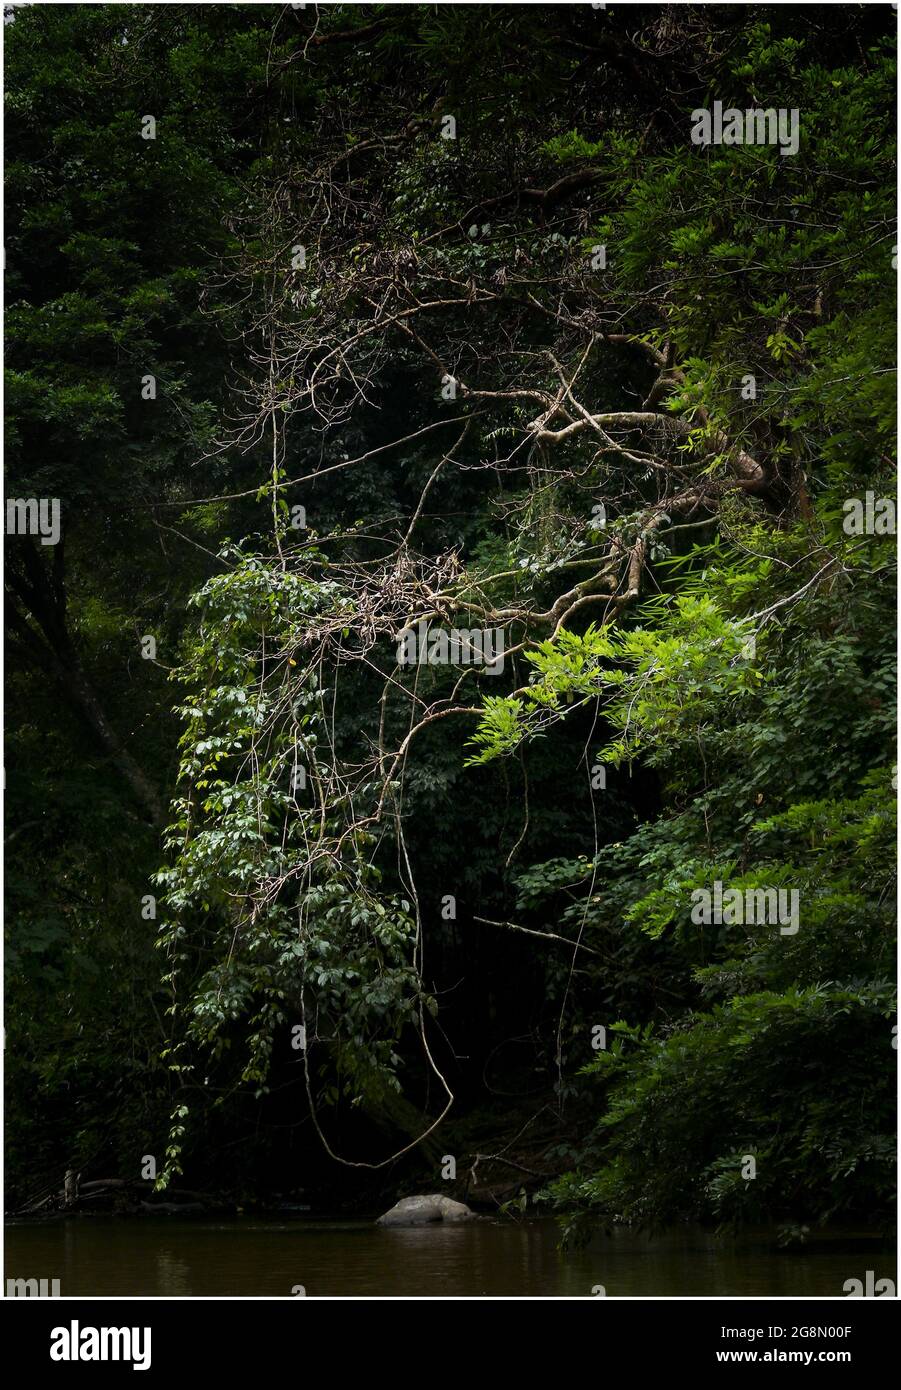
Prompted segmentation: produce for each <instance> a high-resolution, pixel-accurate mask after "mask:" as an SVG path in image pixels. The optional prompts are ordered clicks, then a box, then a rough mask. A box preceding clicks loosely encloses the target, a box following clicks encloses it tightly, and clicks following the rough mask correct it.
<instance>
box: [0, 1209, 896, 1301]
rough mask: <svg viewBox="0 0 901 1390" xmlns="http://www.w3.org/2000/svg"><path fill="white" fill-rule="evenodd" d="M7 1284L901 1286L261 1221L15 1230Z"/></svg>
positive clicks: (693, 1250) (840, 1256) (676, 1258)
mask: <svg viewBox="0 0 901 1390" xmlns="http://www.w3.org/2000/svg"><path fill="white" fill-rule="evenodd" d="M5 1244H6V1260H5V1265H6V1268H5V1274H6V1277H7V1278H33V1279H39V1278H46V1279H54V1278H56V1279H59V1281H60V1293H61V1295H62V1296H63V1297H65V1296H66V1295H67V1294H68V1295H86V1294H94V1295H106V1296H116V1295H118V1296H120V1297H121V1296H127V1295H143V1296H145V1297H159V1296H162V1295H178V1296H194V1297H196V1296H199V1295H206V1296H214V1297H222V1296H228V1295H232V1296H234V1295H245V1296H247V1295H249V1296H251V1297H273V1296H283V1297H284V1296H290V1295H291V1294H292V1293H295V1292H297V1291H298V1286H302V1287H303V1289H304V1291H305V1292H306V1294H307V1295H309V1296H316V1295H319V1296H328V1297H335V1296H348V1295H382V1296H388V1297H410V1296H432V1297H448V1296H454V1295H469V1296H485V1295H500V1296H508V1297H527V1296H532V1297H534V1296H536V1295H552V1296H557V1297H564V1296H572V1295H576V1296H582V1297H585V1296H589V1295H591V1294H592V1293H593V1292H594V1291H596V1290H597V1286H598V1285H602V1286H603V1288H604V1290H605V1292H606V1294H607V1296H608V1297H617V1296H619V1297H622V1296H625V1295H632V1296H635V1295H645V1296H646V1295H655V1294H656V1295H667V1296H673V1295H675V1296H679V1295H681V1296H683V1297H684V1296H694V1297H697V1296H704V1295H706V1296H720V1297H723V1296H729V1295H733V1296H735V1295H754V1294H757V1295H765V1296H769V1297H776V1298H786V1297H811V1296H814V1297H815V1296H832V1297H836V1296H841V1295H842V1293H843V1287H842V1286H843V1284H844V1282H845V1280H846V1279H851V1278H858V1279H860V1280H861V1281H864V1280H865V1279H866V1275H867V1271H868V1270H870V1271H872V1272H873V1278H875V1279H879V1278H883V1277H888V1278H890V1279H894V1278H895V1260H894V1255H893V1254H892V1253H889V1252H887V1251H886V1250H883V1251H882V1252H881V1253H880V1252H879V1250H878V1248H874V1247H873V1245H872V1243H870V1242H861V1241H856V1242H855V1241H852V1240H846V1241H845V1242H842V1243H838V1242H830V1243H829V1245H828V1246H826V1247H824V1248H819V1249H815V1250H801V1251H784V1252H780V1251H778V1250H775V1249H774V1248H773V1246H772V1245H771V1244H769V1245H768V1244H765V1243H763V1242H760V1243H757V1244H754V1243H749V1244H746V1245H743V1246H741V1245H737V1244H734V1243H729V1242H726V1243H724V1242H722V1241H717V1240H716V1239H715V1238H714V1237H713V1236H712V1235H710V1234H708V1233H707V1232H703V1231H698V1230H692V1229H684V1230H679V1231H678V1232H671V1233H670V1234H668V1235H666V1236H663V1237H659V1238H656V1239H646V1238H644V1237H641V1236H637V1235H635V1234H633V1233H631V1232H625V1231H623V1232H617V1233H615V1234H613V1235H611V1236H604V1235H599V1236H597V1237H595V1238H594V1240H593V1241H592V1242H591V1244H590V1245H589V1246H587V1247H585V1248H583V1249H578V1250H573V1251H566V1252H561V1251H560V1250H559V1248H558V1247H559V1228H558V1227H557V1225H556V1224H555V1223H554V1222H553V1221H528V1222H522V1223H518V1224H514V1223H512V1222H510V1221H503V1222H501V1221H493V1220H490V1221H479V1222H477V1223H473V1224H472V1225H462V1226H442V1225H435V1226H429V1227H419V1228H413V1229H408V1230H383V1229H381V1228H379V1227H375V1226H373V1225H372V1224H371V1223H368V1222H367V1223H364V1222H359V1221H356V1222H348V1221H343V1222H319V1221H316V1222H314V1221H309V1220H291V1221H285V1220H282V1221H279V1220H273V1219H263V1218H257V1217H251V1216H245V1217H236V1218H227V1219H214V1218H209V1217H206V1218H204V1217H200V1218H196V1219H193V1220H187V1219H178V1218H170V1217H148V1218H144V1219H142V1218H116V1217H92V1218H84V1219H79V1218H74V1219H72V1218H70V1219H68V1220H60V1221H55V1222H49V1223H46V1224H31V1223H24V1222H23V1223H13V1224H12V1225H10V1226H8V1227H7V1230H6V1242H5Z"/></svg>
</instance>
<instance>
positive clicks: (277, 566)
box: [5, 4, 897, 1233]
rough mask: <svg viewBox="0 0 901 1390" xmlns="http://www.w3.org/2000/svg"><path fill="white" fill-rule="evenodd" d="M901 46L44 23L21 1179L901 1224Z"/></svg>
mask: <svg viewBox="0 0 901 1390" xmlns="http://www.w3.org/2000/svg"><path fill="white" fill-rule="evenodd" d="M895 23H896V16H895V15H894V12H893V11H892V10H891V8H890V7H889V6H887V5H885V6H859V5H848V6H792V5H779V6H765V5H764V6H760V5H755V6H746V5H730V6H726V5H709V6H701V5H663V6H651V5H628V6H627V5H623V6H617V5H613V6H609V7H608V8H607V9H606V10H605V9H603V8H601V9H598V8H595V7H594V6H592V5H590V4H572V5H557V6H554V5H550V6H545V5H528V6H514V5H440V6H435V5H418V4H412V5H404V6H401V5H370V6H362V5H331V6H325V5H319V6H317V5H312V4H311V5H306V6H302V7H301V6H291V5H272V6H270V5H208V6H200V5H182V4H167V5H154V4H150V5H143V6H141V5H116V6H113V5H108V6H104V5H90V4H89V5H80V6H74V5H72V6H70V5H60V6H33V7H25V8H21V9H18V10H17V11H16V13H15V17H14V21H13V22H12V23H10V24H8V25H7V27H6V33H5V39H6V101H7V129H8V167H7V320H6V334H7V386H6V391H7V396H6V400H7V424H6V429H7V433H6V442H7V460H8V463H7V484H6V490H7V497H8V498H13V499H25V500H27V499H58V501H59V507H60V512H59V516H60V535H59V537H58V540H57V543H56V544H45V543H44V541H45V540H47V539H49V537H47V536H46V535H45V536H44V537H42V536H40V535H36V534H35V533H34V528H33V527H31V528H30V529H29V528H28V527H27V526H25V525H24V524H21V525H20V524H15V525H14V526H12V527H11V526H10V517H9V511H8V516H7V530H8V531H9V530H11V529H12V530H13V531H14V532H15V534H11V535H8V537H7V568H6V618H7V660H8V670H9V672H10V675H9V683H8V691H7V713H8V732H7V797H8V836H9V841H8V851H7V887H8V892H9V898H10V911H9V933H8V936H9V941H8V950H9V963H8V966H7V993H8V1005H7V1026H8V1031H7V1075H8V1112H7V1114H8V1131H9V1135H10V1147H9V1169H10V1176H11V1183H12V1189H13V1197H14V1200H18V1201H24V1200H25V1198H26V1197H27V1195H28V1194H29V1192H31V1191H32V1190H33V1189H35V1188H38V1187H40V1186H41V1184H42V1183H43V1182H45V1181H51V1180H53V1179H54V1177H56V1176H58V1175H59V1174H60V1173H61V1172H62V1171H63V1170H64V1169H66V1168H70V1167H71V1168H75V1169H79V1170H81V1171H82V1172H83V1173H85V1174H86V1175H90V1174H92V1173H99V1172H111V1171H117V1172H119V1173H121V1174H123V1175H126V1176H134V1177H137V1176H138V1174H139V1172H140V1170H141V1164H142V1159H143V1157H144V1156H146V1155H154V1156H156V1159H157V1163H158V1181H159V1183H160V1184H161V1185H165V1184H167V1183H169V1182H170V1181H171V1180H172V1179H173V1178H175V1177H176V1176H177V1175H179V1174H184V1175H185V1180H187V1179H188V1178H192V1179H193V1181H194V1183H195V1184H196V1185H202V1184H206V1185H208V1186H209V1185H218V1186H219V1187H220V1188H223V1189H226V1190H228V1191H230V1192H231V1193H233V1194H237V1195H239V1196H240V1197H241V1198H242V1199H243V1198H247V1197H250V1196H257V1197H259V1198H262V1197H265V1195H266V1193H267V1192H271V1191H273V1190H278V1191H283V1192H287V1191H292V1190H295V1189H297V1188H299V1187H304V1186H305V1187H307V1188H308V1189H310V1188H315V1187H316V1186H317V1185H319V1186H320V1187H321V1188H322V1190H328V1191H332V1192H335V1193H339V1194H340V1195H341V1198H342V1200H354V1201H360V1202H363V1203H365V1202H367V1201H369V1200H371V1197H372V1194H373V1193H375V1192H379V1191H381V1189H382V1187H385V1186H390V1185H394V1186H395V1187H399V1186H403V1185H404V1184H406V1185H408V1186H409V1187H415V1186H416V1185H417V1184H421V1183H422V1182H423V1181H429V1182H431V1184H432V1185H433V1186H434V1185H436V1184H437V1183H438V1182H439V1181H440V1180H441V1176H442V1171H441V1170H442V1163H443V1161H444V1160H445V1159H446V1157H447V1156H452V1157H455V1159H456V1163H457V1170H458V1171H457V1176H458V1179H459V1187H458V1188H457V1189H455V1188H454V1185H453V1184H450V1188H449V1190H451V1191H455V1190H459V1192H461V1193H463V1192H464V1191H465V1192H466V1194H467V1195H473V1194H475V1195H477V1196H478V1195H482V1196H483V1197H486V1198H488V1199H494V1200H496V1201H503V1200H505V1199H509V1198H511V1197H518V1196H520V1195H521V1196H522V1199H523V1201H525V1198H526V1197H529V1198H534V1199H535V1200H536V1201H538V1202H542V1203H550V1204H553V1205H554V1206H555V1207H556V1208H558V1209H560V1210H561V1211H563V1212H566V1213H568V1214H571V1215H574V1216H575V1217H576V1218H582V1217H587V1218H588V1219H593V1218H594V1217H601V1218H607V1219H619V1220H628V1221H632V1222H636V1223H639V1224H642V1225H656V1224H661V1223H665V1222H668V1221H671V1220H674V1219H681V1218H685V1217H694V1218H700V1219H704V1220H711V1221H715V1222H717V1223H720V1224H723V1225H734V1224H738V1223H741V1222H758V1221H760V1222H762V1221H766V1222H776V1223H779V1224H781V1225H782V1226H783V1227H784V1228H785V1229H786V1231H787V1232H789V1233H791V1232H792V1231H793V1230H797V1229H799V1228H800V1227H802V1226H804V1225H805V1224H812V1223H814V1222H818V1221H825V1220H827V1219H829V1218H832V1217H836V1216H841V1217H847V1218H853V1219H854V1220H869V1219H871V1220H874V1221H877V1222H878V1221H881V1220H885V1219H888V1213H889V1212H890V1210H891V1202H892V1195H891V1194H892V1190H893V1179H894V1167H893V1159H894V1139H893V1098H894V1088H895V1082H894V1070H895V1068H894V1063H895V1052H894V1051H893V1020H894V1012H895V999H894V986H893V981H894V976H895V966H894V941H895V928H894V900H895V866H894V803H895V784H896V777H895V752H894V743H893V738H894V705H895V695H894V692H895V635H894V632H895V572H894V569H895V567H894V555H895V536H894V503H893V501H892V500H891V499H893V497H894V455H893V449H894V426H895V418H894V402H895V377H894V341H895V284H896V250H897V248H896V245H895V240H896V230H895V222H894V203H893V191H894V183H895V139H894V102H895V96H894V92H895V74H894V33H895ZM715 103H719V104H720V105H719V107H716V106H715ZM749 110H750V111H751V112H754V111H758V112H763V113H766V112H767V111H773V112H774V113H775V112H779V113H783V116H784V118H785V119H784V122H783V123H782V124H781V125H780V124H778V123H776V122H775V120H774V123H773V127H772V130H770V129H769V127H768V125H767V122H766V120H765V119H764V120H763V121H762V122H758V123H757V124H756V125H755V124H754V122H753V121H752V122H751V123H750V125H749V126H748V128H747V129H745V128H744V127H743V126H742V125H741V123H740V122H736V121H735V120H731V124H730V117H729V115H728V113H729V112H730V111H733V112H737V113H738V114H739V115H741V113H744V112H746V111H749ZM698 112H701V113H710V112H713V113H715V114H716V113H717V112H718V116H719V120H720V124H719V127H718V131H719V136H720V138H719V139H716V140H715V139H714V138H713V134H712V132H713V128H714V124H715V122H713V120H711V125H710V129H709V130H708V135H709V136H710V138H709V139H708V140H707V142H706V143H704V142H702V141H701V140H700V139H698V138H693V131H694V132H695V135H696V136H697V135H698V132H699V130H700V129H701V125H702V124H703V123H702V122H701V121H700V120H699V118H698V115H697V113H698ZM724 112H725V113H726V116H725V119H724V118H723V113H724ZM791 121H793V122H794V126H793V127H792V126H790V122H791ZM751 125H754V130H753V132H752V130H751V128H750V126H751ZM758 126H759V129H758ZM790 129H794V134H795V139H793V140H791V141H786V140H782V142H781V143H780V138H776V137H779V134H780V131H781V132H782V133H783V134H787V133H788V132H789V130H790ZM761 134H766V137H767V138H765V139H764V138H761V139H758V138H756V137H757V136H758V135H761ZM746 136H747V138H745V137H746ZM752 136H753V138H752ZM771 137H772V138H771ZM792 146H795V147H794V148H792ZM17 515H18V514H17ZM22 515H23V516H24V512H23V513H22ZM14 520H15V517H14ZM710 904H713V906H712V907H710ZM705 905H706V906H705ZM708 908H709V910H708ZM749 1158H750V1159H752V1160H753V1167H754V1173H753V1176H754V1180H753V1181H749V1180H748V1176H749V1168H748V1159H749ZM180 1180H181V1179H180Z"/></svg>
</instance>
